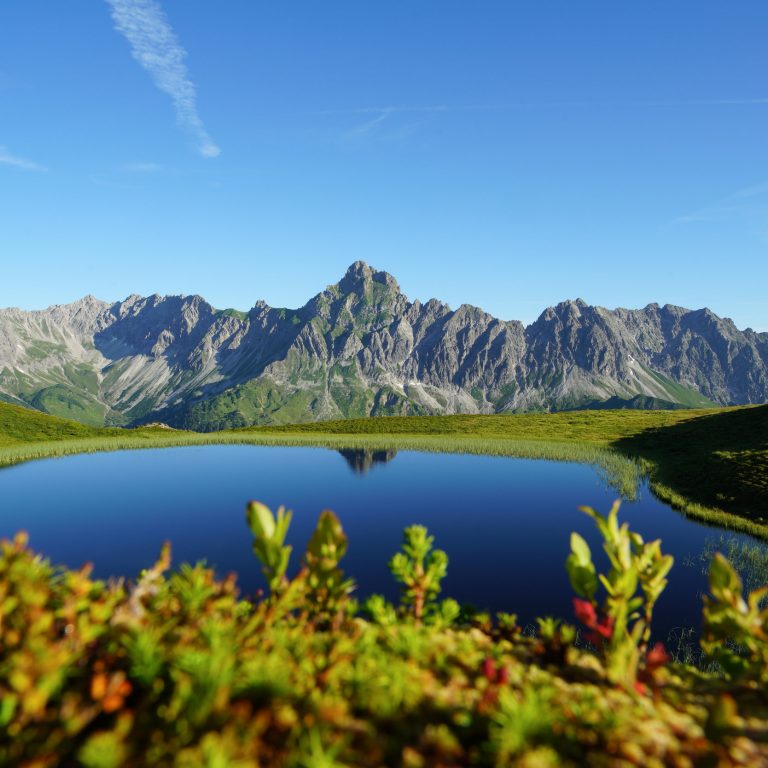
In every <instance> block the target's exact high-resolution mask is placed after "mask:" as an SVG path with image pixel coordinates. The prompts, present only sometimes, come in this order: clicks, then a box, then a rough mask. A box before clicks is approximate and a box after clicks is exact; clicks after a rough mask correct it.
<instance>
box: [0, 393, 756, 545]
mask: <svg viewBox="0 0 768 768" xmlns="http://www.w3.org/2000/svg"><path fill="white" fill-rule="evenodd" d="M224 443H248V444H258V445H296V446H319V447H326V448H334V449H338V448H367V449H371V450H395V449H397V450H417V451H434V452H446V453H472V454H487V455H495V456H513V457H519V458H536V459H549V460H555V461H573V462H581V463H587V464H593V465H595V466H597V467H598V468H599V469H600V471H602V473H603V474H604V475H605V477H606V478H607V479H608V480H609V482H611V484H612V485H613V486H614V487H615V488H616V489H617V490H618V491H619V492H620V493H622V495H624V496H625V497H628V498H631V497H632V495H633V492H634V489H635V488H636V487H637V483H638V480H639V479H640V477H641V476H643V475H645V476H647V477H648V478H649V479H650V483H651V488H652V490H653V491H654V493H655V494H656V495H657V496H659V497H660V498H661V499H662V500H664V501H665V502H667V503H669V504H670V505H672V506H673V507H675V508H676V509H678V510H680V511H682V512H683V513H684V514H686V515H688V516H690V517H693V518H696V519H698V520H701V521H703V522H706V523H710V524H713V525H717V526H720V527H724V528H729V529H731V530H739V531H743V532H747V533H750V534H752V535H754V536H758V537H760V538H768V405H767V406H757V407H743V408H721V409H691V410H675V411H634V410H617V411H571V412H561V413H553V414H550V413H534V414H514V415H488V416H475V415H457V416H388V417H380V418H364V419H350V420H338V421H327V422H312V423H305V424H290V425H281V426H269V427H251V428H243V429H234V430H227V431H220V432H210V433H197V432H187V431H182V430H169V429H162V428H152V427H144V428H140V429H132V430H126V429H118V428H112V429H109V428H95V427H88V426H85V425H83V424H79V423H77V422H74V421H68V420H65V419H58V418H54V417H51V416H48V415H46V414H42V413H37V412H35V411H30V410H27V409H24V408H20V407H17V406H13V405H8V404H4V403H0V466H2V465H8V464H15V463H18V462H21V461H27V460H30V459H38V458H45V457H51V456H63V455H68V454H74V453H87V452H94V451H105V450H106V451H109V450H122V449H129V448H154V447H166V446H168V447H170V446H183V445H207V444H224Z"/></svg>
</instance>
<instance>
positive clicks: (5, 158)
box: [0, 146, 48, 171]
mask: <svg viewBox="0 0 768 768" xmlns="http://www.w3.org/2000/svg"><path fill="white" fill-rule="evenodd" d="M0 164H1V165H12V166H13V167H14V168H21V169H22V170H23V171H47V170H48V169H47V168H46V167H45V166H44V165H40V163H35V162H33V161H32V160H26V159H25V158H23V157H18V155H12V154H11V153H10V152H9V151H8V150H7V149H6V148H5V147H3V146H0Z"/></svg>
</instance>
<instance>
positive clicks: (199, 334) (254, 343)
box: [0, 261, 768, 430]
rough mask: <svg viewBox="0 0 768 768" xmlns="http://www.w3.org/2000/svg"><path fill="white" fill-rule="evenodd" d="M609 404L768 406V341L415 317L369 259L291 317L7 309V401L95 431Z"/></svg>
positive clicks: (569, 312) (204, 309) (571, 310)
mask: <svg viewBox="0 0 768 768" xmlns="http://www.w3.org/2000/svg"><path fill="white" fill-rule="evenodd" d="M638 395H640V396H642V397H640V398H637V396H638ZM608 398H617V399H618V401H630V404H631V405H640V406H641V407H642V403H644V402H651V401H652V402H659V401H668V402H671V403H678V404H683V405H709V404H712V403H718V404H735V403H760V402H764V401H766V400H768V334H765V333H755V332H754V331H752V330H749V329H748V330H746V331H740V330H739V329H737V328H736V326H735V325H734V324H733V322H732V321H731V320H728V319H724V318H719V317H717V316H716V315H714V314H713V313H712V312H710V311H709V310H708V309H702V310H697V311H690V310H687V309H682V308H680V307H674V306H669V305H667V306H664V307H659V306H658V305H657V304H649V305H648V306H647V307H645V308H644V309H637V310H626V309H616V310H608V309H604V308H602V307H592V306H588V305H587V304H585V303H584V302H583V301H581V300H576V301H566V302H563V303H561V304H558V305H557V306H556V307H551V308H549V309H547V310H545V311H544V312H543V313H542V315H541V316H540V317H539V318H538V320H536V322H534V323H532V324H531V325H530V326H528V327H527V328H526V327H524V326H523V325H522V323H520V322H517V321H504V320H499V319H497V318H495V317H492V316H491V315H489V314H487V313H485V312H483V311H482V310H481V309H478V308H477V307H472V306H468V305H462V306H461V307H459V308H458V309H456V310H452V309H451V308H450V307H448V305H446V304H443V303H441V302H439V301H437V300H435V299H431V300H430V301H428V302H426V303H424V304H422V303H421V302H419V301H414V302H411V301H409V300H408V299H407V298H406V296H404V295H403V294H402V293H401V292H400V289H399V287H398V284H397V282H396V281H395V279H394V278H393V277H392V276H391V275H389V274H387V273H386V272H378V271H376V270H374V269H372V268H371V267H369V266H368V265H366V264H364V263H363V262H359V261H358V262H356V263H355V264H353V265H352V266H351V267H350V268H349V269H348V270H347V273H346V274H345V275H344V277H343V278H342V279H341V280H340V281H339V282H338V283H336V284H335V285H331V286H328V288H326V289H325V290H324V291H323V292H321V293H319V294H318V295H317V296H315V297H314V298H313V299H311V300H310V301H309V302H308V303H307V304H306V305H305V306H304V307H302V308H301V309H296V310H291V309H275V308H272V307H269V306H267V305H266V304H265V303H264V302H257V304H256V305H255V306H254V307H253V309H251V310H250V311H249V312H247V313H245V312H236V311H234V310H217V309H214V308H213V307H212V306H211V305H210V304H208V303H207V302H206V301H205V300H204V299H202V298H201V297H200V296H183V297H182V296H167V297H166V296H150V297H148V298H144V297H141V296H129V297H128V298H127V299H126V300H125V301H122V302H118V303H115V304H111V305H110V304H107V303H105V302H101V301H98V300H97V299H95V298H93V297H92V296H87V297H86V298H84V299H81V300H80V301H77V302H75V303H73V304H67V305H62V306H55V307H51V308H49V309H47V310H43V311H39V312H24V311H21V310H18V309H5V310H0V399H3V400H7V401H9V402H14V403H17V404H21V405H28V406H32V407H34V408H38V409H40V410H43V411H47V412H49V413H53V414H56V415H59V416H67V417H70V418H75V419H79V420H80V421H83V422H86V423H91V424H103V423H111V424H125V425H130V424H138V423H143V422H147V421H162V422H165V423H168V424H170V425H172V426H175V427H185V428H190V429H198V430H213V429H222V428H228V427H240V426H245V425H250V424H266V423H278V424H279V423H287V422H298V421H309V420H314V419H328V418H339V417H354V416H367V415H391V414H429V413H492V412H499V411H514V410H530V409H561V408H575V407H580V406H583V405H585V404H587V403H592V402H595V401H605V400H607V399H608ZM649 398H650V399H651V400H649Z"/></svg>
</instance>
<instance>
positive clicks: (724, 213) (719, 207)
mask: <svg viewBox="0 0 768 768" xmlns="http://www.w3.org/2000/svg"><path fill="white" fill-rule="evenodd" d="M766 197H768V181H763V182H759V183H757V184H750V185H749V186H747V187H742V188H741V189H737V190H736V191H735V192H731V193H730V194H728V195H725V196H724V197H722V198H720V200H718V201H716V202H714V203H712V204H711V205H706V206H704V207H703V208H699V209H698V210H696V211H693V212H692V213H687V214H685V215H683V216H678V217H677V218H676V219H675V223H676V224H693V223H696V222H702V221H723V220H726V219H732V218H734V217H743V216H749V215H750V214H754V213H755V212H758V213H759V214H760V216H761V218H762V216H763V214H764V212H765V203H766Z"/></svg>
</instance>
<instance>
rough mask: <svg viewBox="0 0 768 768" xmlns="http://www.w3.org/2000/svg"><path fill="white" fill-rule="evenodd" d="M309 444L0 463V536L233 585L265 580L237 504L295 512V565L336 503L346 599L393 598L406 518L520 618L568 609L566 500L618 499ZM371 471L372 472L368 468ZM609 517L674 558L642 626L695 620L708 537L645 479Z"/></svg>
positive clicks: (583, 473) (556, 472)
mask: <svg viewBox="0 0 768 768" xmlns="http://www.w3.org/2000/svg"><path fill="white" fill-rule="evenodd" d="M370 458H371V457H370V456H369V457H368V458H367V460H366V457H364V456H362V455H361V454H359V453H355V452H348V453H347V454H346V456H342V455H340V453H339V452H336V451H332V450H326V449H319V448H275V447H258V446H242V445H239V446H200V447H189V448H174V449H163V450H143V451H126V452H118V453H102V454H90V455H82V456H72V457H67V458H59V459H48V460H44V461H37V462H32V463H28V464H22V465H19V466H16V467H11V468H7V469H3V470H0V536H10V535H12V534H13V533H14V532H16V531H17V530H20V529H24V530H27V531H28V532H29V533H30V537H31V546H32V547H33V548H34V549H35V550H37V551H39V552H42V553H44V554H45V555H46V556H47V557H49V558H50V559H51V560H52V561H53V562H54V563H57V564H64V565H67V566H70V567H78V566H80V565H82V564H83V563H85V562H92V563H93V564H94V566H95V574H96V575H97V576H99V577H108V576H117V575H125V576H135V575H136V574H137V573H138V572H139V570H140V569H142V568H144V567H147V566H149V565H151V564H152V563H153V562H154V560H155V559H156V556H157V554H158V552H159V550H160V546H161V544H162V542H163V541H164V540H166V539H168V540H171V541H172V543H173V557H174V562H175V563H180V562H183V561H188V562H194V561H197V560H206V561H207V562H208V563H209V564H211V565H212V566H214V567H215V568H216V570H217V571H218V572H219V573H221V574H225V573H227V572H229V571H236V572H237V573H238V574H239V583H240V585H241V587H242V588H243V590H244V591H246V592H251V591H253V590H255V589H257V588H258V587H260V586H262V578H261V574H260V570H259V565H258V563H257V561H256V560H255V558H254V556H253V555H252V553H251V534H250V531H249V529H248V527H247V525H246V523H245V516H244V508H245V504H246V502H247V501H248V500H249V499H258V500H260V501H263V502H265V503H266V504H268V505H270V506H271V507H273V508H274V507H277V505H279V504H285V505H286V506H288V507H290V508H291V509H293V510H294V520H293V526H292V530H291V534H290V537H289V538H290V540H291V541H292V543H293V544H294V561H293V570H294V571H295V570H296V568H297V565H298V558H299V554H300V553H301V552H303V548H304V545H305V544H306V542H307V540H308V539H309V536H310V535H311V532H312V529H313V527H314V524H315V522H316V520H317V516H318V514H319V512H320V511H321V510H322V509H324V508H329V509H333V510H334V511H335V512H336V513H337V514H338V515H339V517H340V519H341V521H342V524H343V526H344V529H345V530H346V532H347V535H348V537H349V552H348V555H347V557H346V558H345V560H344V561H343V566H344V567H345V570H346V571H347V572H348V573H349V574H351V575H352V576H354V578H355V579H356V580H357V583H358V585H359V586H358V596H360V597H362V596H365V595H368V594H370V593H372V592H383V593H385V594H386V595H388V596H389V597H392V598H394V597H396V595H397V587H396V586H395V584H394V582H393V581H392V578H391V576H390V574H389V571H388V569H387V561H388V559H389V558H390V556H391V555H392V554H393V553H394V552H395V551H396V550H397V549H398V547H399V545H400V540H401V535H402V530H403V528H404V527H405V526H407V525H410V524H412V523H422V524H424V525H426V526H428V528H429V529H430V531H431V533H432V534H434V536H435V539H436V542H435V543H436V546H439V547H440V548H442V549H445V550H446V551H447V553H448V556H449V558H450V564H449V569H448V577H447V579H446V580H445V590H444V594H445V595H446V596H451V597H454V598H456V599H457V600H459V601H460V602H462V603H472V604H474V605H476V606H478V607H481V608H484V609H490V610H494V611H496V610H505V611H509V612H514V613H518V615H519V616H520V617H521V620H522V621H523V622H530V621H533V619H534V618H535V617H536V616H542V615H546V614H552V615H556V616H560V617H563V618H567V619H569V620H570V619H571V617H572V608H571V598H572V592H571V590H570V586H569V584H568V579H567V576H566V574H565V569H564V561H565V558H566V556H567V554H568V550H569V535H570V532H571V531H573V530H576V531H579V532H580V533H581V534H582V535H583V536H584V537H585V538H586V539H587V540H588V541H589V543H590V545H591V546H592V549H593V552H595V551H597V550H599V547H600V543H599V541H598V539H597V537H596V536H595V533H594V526H593V524H592V522H591V521H590V520H589V519H588V518H587V517H586V516H585V515H584V514H583V513H581V512H578V511H577V507H578V506H579V505H582V504H587V505H591V506H594V507H595V508H596V509H599V510H601V511H603V512H607V510H608V508H609V507H610V505H611V502H612V501H613V500H614V498H615V496H616V493H615V491H613V490H612V489H610V488H608V487H607V486H606V485H605V483H604V482H603V481H601V479H600V478H599V476H598V475H597V473H596V472H595V471H594V470H593V469H592V468H590V467H588V466H584V465H579V464H562V463H555V462H548V461H534V460H524V459H510V458H499V457H489V456H463V455H450V454H424V453H415V452H407V451H406V452H400V453H398V454H397V455H396V456H395V457H394V458H392V459H391V460H390V461H385V460H386V459H387V458H390V457H388V456H386V455H383V454H382V455H379V456H378V459H379V462H378V463H374V464H373V466H372V467H370V466H369V465H370V463H371V462H370ZM368 469H370V471H366V470H368ZM621 517H622V519H626V520H628V521H629V522H630V525H631V527H632V528H633V529H634V530H637V531H638V532H639V533H641V534H642V535H643V536H644V537H645V538H646V539H651V538H658V537H660V538H661V539H662V540H663V550H664V551H665V552H670V553H671V554H673V555H674V556H675V558H676V565H675V567H674V568H673V569H672V573H671V575H670V585H669V587H668V588H667V591H666V592H665V594H664V596H663V597H662V599H661V601H660V602H659V605H658V609H657V613H656V620H655V634H656V635H657V636H658V637H660V638H662V639H663V638H665V637H666V635H667V633H668V632H669V631H670V630H672V629H673V628H675V627H681V626H682V627H685V626H698V624H699V622H700V617H701V594H702V592H703V591H704V589H705V581H704V577H703V575H702V573H701V569H700V568H693V567H690V566H686V565H685V564H684V561H685V560H687V559H690V558H695V557H696V556H697V555H698V554H699V553H700V552H701V551H702V550H703V549H704V547H705V544H706V541H707V539H708V538H710V539H711V538H712V536H713V533H712V530H711V529H708V528H705V527H703V526H701V525H699V524H697V523H695V522H692V521H690V520H686V519H685V518H683V517H682V516H681V515H679V514H677V513H676V512H674V511H672V510H671V509H669V508H668V507H666V506H665V505H664V504H662V503H661V502H659V501H658V500H656V499H655V498H654V497H653V496H652V495H651V494H650V493H649V492H648V491H647V490H646V489H645V488H641V490H640V495H639V498H638V499H637V500H636V501H634V502H632V503H630V502H625V503H624V505H623V507H622V513H621Z"/></svg>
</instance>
